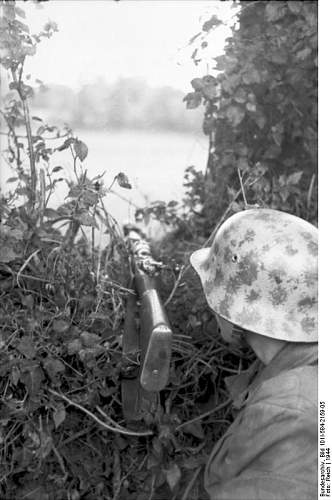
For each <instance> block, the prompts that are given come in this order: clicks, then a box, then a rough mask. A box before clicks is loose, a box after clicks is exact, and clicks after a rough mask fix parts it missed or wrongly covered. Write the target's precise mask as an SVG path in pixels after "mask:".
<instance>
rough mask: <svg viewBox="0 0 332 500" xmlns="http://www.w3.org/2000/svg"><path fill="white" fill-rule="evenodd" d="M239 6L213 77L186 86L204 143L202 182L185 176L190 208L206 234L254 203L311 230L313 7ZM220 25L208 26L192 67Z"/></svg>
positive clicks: (191, 173) (314, 182) (293, 3)
mask: <svg viewBox="0 0 332 500" xmlns="http://www.w3.org/2000/svg"><path fill="white" fill-rule="evenodd" d="M239 5H240V7H241V8H240V11H239V14H238V26H236V25H235V26H234V28H233V36H232V37H231V38H230V39H229V40H228V43H227V45H226V47H225V52H224V53H223V54H221V55H219V56H217V57H216V58H215V62H216V66H215V71H216V73H215V76H213V75H206V76H204V77H203V78H195V79H194V80H192V82H191V85H192V87H193V92H190V93H189V94H187V96H186V97H185V99H184V100H185V102H186V105H187V108H189V109H193V108H196V107H197V106H199V105H201V103H202V104H203V105H204V108H205V118H204V122H203V131H204V133H205V134H207V135H208V136H209V138H210V154H209V160H208V165H207V172H206V175H205V177H204V178H202V177H201V176H200V174H199V173H198V172H196V171H195V170H194V169H192V170H191V171H188V175H189V176H190V183H189V185H188V187H189V192H188V199H187V203H189V204H191V206H192V208H193V209H194V208H195V204H197V205H199V206H200V207H202V209H201V210H200V214H199V216H195V214H194V212H193V214H194V217H195V221H196V224H197V227H198V228H199V231H203V232H204V234H205V235H207V234H209V233H210V232H211V230H212V229H213V227H214V225H215V224H216V222H217V221H218V219H219V217H220V214H222V213H223V212H224V211H225V210H226V209H227V208H228V207H229V205H230V204H232V207H231V211H230V213H232V212H234V211H238V210H241V209H243V208H244V207H245V206H246V205H247V204H249V205H250V204H254V203H258V204H259V205H261V206H269V207H271V208H275V209H280V210H284V211H287V212H290V213H294V214H296V215H298V216H300V217H303V218H305V219H307V220H309V221H310V222H312V223H314V224H317V2H315V1H306V2H299V1H268V2H266V1H261V2H246V1H243V2H240V4H239ZM220 23H221V21H220V20H219V21H218V19H216V17H215V16H213V17H212V18H211V20H210V23H205V25H204V26H203V30H202V31H203V33H202V32H201V33H200V34H198V35H197V36H198V38H196V39H195V43H196V44H198V43H200V45H199V46H198V47H196V48H195V51H194V53H193V59H194V61H196V60H197V58H199V51H201V52H203V51H204V49H205V47H206V46H207V45H208V34H209V32H210V31H211V30H213V29H216V27H217V26H218V24H220ZM202 36H203V37H204V42H202V40H203V38H202ZM194 38H195V37H194ZM239 177H241V178H242V181H243V183H244V184H245V196H246V199H245V200H243V201H240V199H241V197H239V195H238V194H237V192H238V190H239V189H240V181H239ZM240 193H241V191H240ZM235 200H236V203H234V201H235Z"/></svg>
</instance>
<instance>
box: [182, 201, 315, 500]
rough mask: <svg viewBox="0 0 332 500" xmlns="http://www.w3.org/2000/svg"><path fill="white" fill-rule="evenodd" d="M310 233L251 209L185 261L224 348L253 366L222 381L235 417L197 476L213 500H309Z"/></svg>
mask: <svg viewBox="0 0 332 500" xmlns="http://www.w3.org/2000/svg"><path fill="white" fill-rule="evenodd" d="M317 246H318V245H317V229H316V228H315V227H314V226H312V225H311V224H309V223H308V222H306V221H304V220H302V219H300V218H298V217H295V216H293V215H290V214H287V213H283V212H279V211H277V210H271V209H263V208H262V209H251V210H246V211H243V212H240V213H237V214H235V215H233V216H232V217H230V218H229V219H228V220H227V221H226V222H225V223H224V224H222V225H221V227H220V228H219V229H218V231H217V233H216V235H215V238H214V241H213V243H212V246H211V247H210V248H203V249H201V250H198V251H196V252H194V253H193V254H192V255H191V259H190V260H191V264H192V266H193V267H194V269H195V270H196V272H197V273H198V275H199V277H200V279H201V282H202V287H203V290H204V294H205V297H206V300H207V302H208V304H209V306H210V308H211V309H212V310H213V311H214V313H215V316H216V319H217V321H218V324H219V327H220V332H221V335H222V337H223V338H224V340H225V341H226V342H228V343H235V344H238V345H240V344H241V343H243V342H244V343H246V345H248V344H249V346H251V348H252V349H253V351H254V352H255V353H256V356H257V360H256V361H255V362H254V363H253V364H252V365H251V367H250V368H249V370H247V371H246V372H243V373H242V374H240V375H235V376H233V377H228V380H226V385H227V387H228V389H229V391H230V393H231V395H232V398H233V408H234V409H235V411H237V412H238V413H237V415H236V417H235V420H234V422H233V423H232V424H231V425H230V427H229V429H228V430H227V432H226V434H225V435H224V436H223V437H222V438H221V439H220V441H219V442H218V443H217V444H216V445H215V447H214V449H213V451H212V453H211V456H210V458H209V460H208V463H207V466H206V470H205V488H206V490H207V492H208V493H209V496H210V498H211V500H314V499H315V498H317V491H318V484H317V475H318V471H317V463H318V458H317V449H318V435H317V413H318V411H317V391H318V384H317V357H318V352H317V347H318V345H317V340H318V339H317V261H318V258H317V254H318V251H317Z"/></svg>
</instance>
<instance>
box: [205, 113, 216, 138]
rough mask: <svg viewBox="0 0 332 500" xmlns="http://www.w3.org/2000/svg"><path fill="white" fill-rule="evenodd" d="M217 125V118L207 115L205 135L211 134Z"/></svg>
mask: <svg viewBox="0 0 332 500" xmlns="http://www.w3.org/2000/svg"><path fill="white" fill-rule="evenodd" d="M215 127H216V120H215V119H214V118H213V117H212V116H210V117H205V118H204V121H203V132H204V134H205V135H209V134H210V133H211V132H212V131H213V130H214V129H215Z"/></svg>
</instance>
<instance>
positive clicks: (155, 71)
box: [24, 0, 235, 91]
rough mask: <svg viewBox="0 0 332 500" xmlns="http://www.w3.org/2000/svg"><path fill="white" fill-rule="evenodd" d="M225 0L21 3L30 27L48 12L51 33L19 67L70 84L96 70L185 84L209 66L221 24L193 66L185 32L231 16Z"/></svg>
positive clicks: (108, 75) (224, 33) (111, 76)
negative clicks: (53, 31)
mask: <svg viewBox="0 0 332 500" xmlns="http://www.w3.org/2000/svg"><path fill="white" fill-rule="evenodd" d="M230 6H231V2H218V1H210V0H194V1H191V0H182V1H181V0H166V1H164V0H121V1H119V2H115V1H113V0H50V1H49V2H47V3H45V4H43V7H42V8H36V7H35V6H33V5H28V4H25V6H24V7H25V8H26V10H27V14H28V18H27V21H28V24H29V26H30V27H31V28H32V29H31V31H32V32H36V31H38V29H39V28H40V27H41V26H42V25H43V23H45V21H47V20H48V19H50V20H52V21H56V22H57V23H58V27H59V33H56V34H54V36H53V37H52V38H51V39H50V40H43V41H42V43H40V45H39V47H38V52H37V55H36V56H34V57H29V58H28V60H27V64H26V71H27V73H29V72H31V73H32V75H33V76H34V77H36V78H40V79H41V80H43V81H44V82H45V83H47V84H50V83H53V82H54V83H63V84H66V85H70V86H72V87H78V86H80V85H81V84H84V83H87V82H91V81H93V80H95V79H96V78H98V77H99V76H101V77H103V78H105V79H106V80H108V81H114V80H115V79H117V78H118V77H120V76H123V77H143V78H144V79H146V80H147V82H148V83H150V84H151V85H157V86H159V85H171V86H174V87H177V88H180V89H182V90H184V91H188V90H189V88H190V80H191V79H192V78H193V77H195V76H202V75H204V74H205V73H206V69H207V63H209V64H210V68H211V67H212V60H211V59H209V58H210V57H211V56H213V55H219V54H220V52H221V50H222V47H223V45H224V40H225V37H226V36H227V35H228V34H229V31H228V30H227V29H225V28H224V27H220V28H219V27H218V28H217V30H216V31H215V34H214V36H213V38H212V37H211V40H210V46H211V49H208V50H207V51H205V52H206V53H207V60H206V61H204V64H202V65H201V66H200V67H199V68H196V67H195V66H194V64H193V62H192V60H191V59H190V55H191V53H192V51H193V48H192V47H187V48H185V47H186V46H187V44H188V41H189V39H190V38H191V37H192V36H193V35H195V34H196V33H198V32H199V31H200V29H201V25H202V24H201V21H202V20H206V19H208V18H209V17H211V15H212V14H214V13H218V14H219V17H220V18H222V19H224V20H227V19H229V18H230V17H231V16H233V19H234V13H235V12H234V10H233V9H231V7H230Z"/></svg>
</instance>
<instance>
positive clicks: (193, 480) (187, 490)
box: [181, 465, 202, 500]
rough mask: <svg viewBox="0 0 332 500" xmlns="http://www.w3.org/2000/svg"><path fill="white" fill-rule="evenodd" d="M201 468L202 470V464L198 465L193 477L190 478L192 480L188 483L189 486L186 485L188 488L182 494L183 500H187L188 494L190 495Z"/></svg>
mask: <svg viewBox="0 0 332 500" xmlns="http://www.w3.org/2000/svg"><path fill="white" fill-rule="evenodd" d="M201 470H202V465H200V466H199V467H197V469H196V470H195V472H194V475H193V477H192V478H191V479H190V481H189V483H188V486H187V487H186V489H185V491H184V493H183V495H182V498H181V500H187V498H188V495H189V493H190V491H191V489H192V487H193V486H194V484H195V482H196V479H197V477H198V475H199V473H200V472H201Z"/></svg>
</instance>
